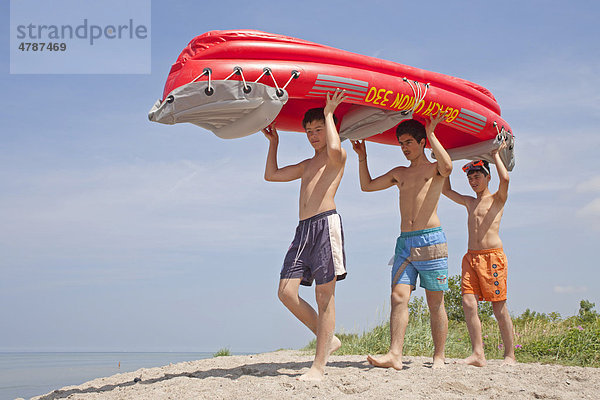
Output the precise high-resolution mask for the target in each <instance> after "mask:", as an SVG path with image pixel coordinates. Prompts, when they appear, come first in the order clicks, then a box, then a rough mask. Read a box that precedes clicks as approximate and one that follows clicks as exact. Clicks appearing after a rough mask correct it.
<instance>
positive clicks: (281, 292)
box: [277, 287, 297, 304]
mask: <svg viewBox="0 0 600 400" xmlns="http://www.w3.org/2000/svg"><path fill="white" fill-rule="evenodd" d="M277 297H279V300H280V301H281V302H282V303H283V304H286V303H289V302H290V301H291V300H293V299H294V298H295V297H297V293H294V291H293V290H290V289H287V288H285V287H280V288H279V289H278V290H277Z"/></svg>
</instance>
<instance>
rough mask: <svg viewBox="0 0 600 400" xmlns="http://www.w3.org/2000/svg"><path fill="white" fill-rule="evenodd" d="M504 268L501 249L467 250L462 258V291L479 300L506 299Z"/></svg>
mask: <svg viewBox="0 0 600 400" xmlns="http://www.w3.org/2000/svg"><path fill="white" fill-rule="evenodd" d="M506 270H507V262H506V255H504V251H503V250H502V249H487V250H469V251H468V252H467V254H465V256H464V257H463V259H462V283H461V289H462V293H463V294H474V295H477V296H478V297H479V301H483V300H485V301H503V300H506Z"/></svg>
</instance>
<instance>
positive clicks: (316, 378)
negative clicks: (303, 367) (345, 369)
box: [297, 367, 325, 382]
mask: <svg viewBox="0 0 600 400" xmlns="http://www.w3.org/2000/svg"><path fill="white" fill-rule="evenodd" d="M324 376H325V375H324V374H323V372H322V371H319V370H318V369H316V368H314V367H310V369H309V370H308V372H307V373H305V374H302V375H300V376H299V377H298V378H297V379H298V380H299V381H307V382H320V381H322V380H323V377H324Z"/></svg>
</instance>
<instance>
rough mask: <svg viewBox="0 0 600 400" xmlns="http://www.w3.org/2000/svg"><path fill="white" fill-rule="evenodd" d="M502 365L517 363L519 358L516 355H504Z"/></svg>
mask: <svg viewBox="0 0 600 400" xmlns="http://www.w3.org/2000/svg"><path fill="white" fill-rule="evenodd" d="M502 365H517V359H516V358H515V357H514V356H512V357H511V356H506V357H504V361H503V362H502Z"/></svg>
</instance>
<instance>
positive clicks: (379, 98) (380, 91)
mask: <svg viewBox="0 0 600 400" xmlns="http://www.w3.org/2000/svg"><path fill="white" fill-rule="evenodd" d="M382 92H385V89H379V90H378V91H377V98H375V100H373V104H376V105H380V104H379V100H381V96H382V95H381V93H382Z"/></svg>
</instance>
